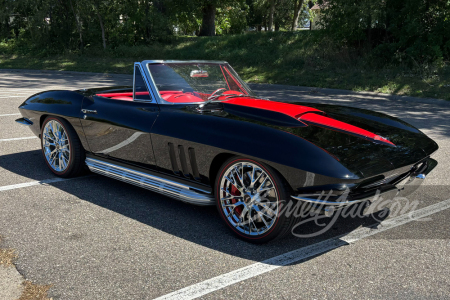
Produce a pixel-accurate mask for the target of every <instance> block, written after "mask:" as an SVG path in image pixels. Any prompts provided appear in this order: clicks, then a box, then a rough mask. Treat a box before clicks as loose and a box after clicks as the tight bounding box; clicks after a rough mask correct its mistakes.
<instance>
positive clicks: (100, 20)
mask: <svg viewBox="0 0 450 300" xmlns="http://www.w3.org/2000/svg"><path fill="white" fill-rule="evenodd" d="M97 16H98V21H99V22H100V27H101V28H102V40H103V49H104V50H106V38H105V27H104V26H103V21H102V16H100V13H99V12H98V10H97Z"/></svg>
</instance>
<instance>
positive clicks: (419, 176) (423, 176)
mask: <svg viewBox="0 0 450 300" xmlns="http://www.w3.org/2000/svg"><path fill="white" fill-rule="evenodd" d="M426 177H427V176H426V175H425V174H418V175H417V176H416V178H417V179H425V178H426Z"/></svg>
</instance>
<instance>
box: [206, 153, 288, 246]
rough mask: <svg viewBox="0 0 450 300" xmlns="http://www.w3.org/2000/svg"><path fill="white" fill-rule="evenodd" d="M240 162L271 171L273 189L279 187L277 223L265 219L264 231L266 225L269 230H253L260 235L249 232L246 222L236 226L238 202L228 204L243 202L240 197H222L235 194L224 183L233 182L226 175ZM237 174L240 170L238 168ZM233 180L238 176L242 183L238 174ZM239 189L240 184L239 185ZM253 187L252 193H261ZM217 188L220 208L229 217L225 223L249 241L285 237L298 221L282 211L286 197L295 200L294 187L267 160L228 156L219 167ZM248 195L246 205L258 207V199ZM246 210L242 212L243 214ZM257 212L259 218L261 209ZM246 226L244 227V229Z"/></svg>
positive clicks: (217, 201)
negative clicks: (236, 204) (256, 205)
mask: <svg viewBox="0 0 450 300" xmlns="http://www.w3.org/2000/svg"><path fill="white" fill-rule="evenodd" d="M239 164H240V165H241V166H245V164H250V165H256V166H258V167H259V168H261V169H262V170H264V171H265V172H266V174H267V175H268V177H269V178H270V180H271V181H272V183H273V189H274V190H275V191H276V195H277V196H278V198H277V200H276V201H277V202H278V203H277V208H278V211H277V212H278V214H277V215H276V220H275V219H273V220H274V221H273V224H272V225H271V227H269V226H268V225H267V224H266V222H264V225H263V226H262V229H261V232H263V229H265V230H266V232H264V233H261V234H259V233H255V232H253V234H258V235H251V234H247V233H245V229H243V228H244V227H245V226H243V227H241V226H236V223H234V224H233V223H232V222H233V221H234V220H235V219H236V218H237V215H236V214H234V211H235V210H237V206H234V207H233V208H232V209H230V208H228V207H227V206H226V205H233V204H234V203H239V200H235V199H234V198H233V199H232V200H221V198H227V196H226V195H228V198H230V197H233V196H232V195H231V194H229V193H227V192H224V191H223V189H224V183H225V185H226V183H227V182H229V180H228V179H225V177H224V176H227V174H228V175H230V174H232V173H229V172H230V171H229V170H230V169H232V168H233V167H234V166H235V165H237V166H239ZM247 167H249V166H247ZM238 168H239V167H238ZM242 168H243V170H245V169H244V167H242ZM231 172H232V171H231ZM234 174H236V172H235V173H234ZM241 177H242V178H243V181H245V180H246V179H245V175H244V176H241ZM228 178H230V177H229V176H228ZM247 179H248V180H250V176H249V175H248V176H247ZM231 180H236V182H235V183H236V184H238V185H239V183H240V181H239V180H240V178H239V177H236V175H234V178H233V179H231ZM248 180H247V182H248ZM261 180H262V179H261ZM243 185H244V186H245V185H246V184H245V183H244V184H243ZM230 186H231V187H232V188H233V186H234V184H232V185H230ZM261 186H262V184H261ZM235 190H237V188H235ZM251 190H252V191H251V193H255V194H256V193H257V191H256V189H251ZM228 191H229V190H228ZM246 191H248V190H246ZM214 192H215V199H216V205H217V209H218V210H219V214H220V216H221V218H222V219H223V220H224V221H225V223H226V224H227V225H228V227H229V228H230V230H231V231H232V232H233V233H234V234H236V235H237V236H238V237H239V238H241V239H243V240H245V241H247V242H251V243H256V244H262V243H267V242H269V241H271V240H274V239H279V238H282V237H283V236H285V235H286V234H287V233H289V232H290V230H291V228H292V227H293V226H294V224H295V221H296V220H295V218H294V217H286V214H281V212H282V209H281V207H283V206H284V205H285V204H286V201H287V202H290V201H292V200H290V196H291V191H290V188H289V186H288V184H287V183H286V182H285V180H284V179H283V178H282V177H281V176H280V175H279V174H278V172H277V171H276V170H274V169H273V168H271V167H270V166H268V165H266V164H264V163H261V162H257V161H254V160H252V159H247V158H241V157H232V158H230V159H228V160H227V161H225V162H224V163H223V165H222V167H221V168H220V169H219V171H218V175H217V177H216V180H215V186H214ZM239 193H240V195H242V192H239ZM271 193H272V192H271ZM246 197H247V200H246V201H248V202H247V203H246V205H247V204H249V205H248V206H247V207H250V206H251V207H254V205H253V204H254V203H256V202H258V201H256V200H255V201H254V199H253V198H252V197H251V196H246ZM258 198H259V199H262V198H260V197H258ZM237 199H244V197H240V196H238V198H237ZM232 201H235V202H234V203H231V204H229V203H230V202H232ZM243 201H244V200H243ZM244 202H245V201H244ZM261 202H262V201H261ZM261 202H260V203H261ZM274 202H275V200H274ZM274 202H271V203H274ZM224 205H225V206H224ZM258 205H259V204H258ZM272 205H274V204H272ZM258 207H261V206H258ZM272 208H273V206H272ZM242 211H243V210H242ZM242 211H241V212H240V216H242ZM273 211H275V210H273ZM265 212H268V211H265ZM226 213H228V214H227V215H226ZM253 213H254V214H255V217H254V218H256V215H257V214H258V212H257V211H255V210H253ZM251 214H252V210H250V215H251ZM230 215H231V216H230ZM247 216H249V214H248V213H247ZM250 218H251V217H250ZM261 218H262V216H260V219H261ZM264 219H265V220H266V221H268V220H272V219H269V218H264ZM240 220H241V218H239V224H241V223H240V222H241V221H240ZM252 220H253V219H252ZM260 221H261V222H262V220H260ZM248 222H249V223H248V224H249V226H250V228H252V225H251V224H250V221H248ZM261 222H259V224H262V223H261ZM256 224H257V223H255V222H253V225H255V227H254V228H256V229H258V227H257V226H256ZM247 228H248V226H247ZM242 230H244V232H243V231H242ZM249 232H251V231H249ZM257 232H259V231H257Z"/></svg>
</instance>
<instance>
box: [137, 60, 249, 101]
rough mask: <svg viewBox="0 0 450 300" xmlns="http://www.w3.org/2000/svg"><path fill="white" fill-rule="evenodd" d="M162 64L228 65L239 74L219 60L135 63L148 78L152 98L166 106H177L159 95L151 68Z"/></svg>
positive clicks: (246, 86) (147, 61)
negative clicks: (152, 65)
mask: <svg viewBox="0 0 450 300" xmlns="http://www.w3.org/2000/svg"><path fill="white" fill-rule="evenodd" d="M162 63H168V64H170V63H194V64H195V63H205V64H218V65H221V64H226V65H227V66H228V67H230V69H231V70H233V72H234V73H235V74H237V73H236V71H234V69H233V68H232V67H231V66H230V64H228V62H226V61H219V60H144V61H142V62H140V63H135V64H140V67H141V72H142V71H143V73H142V74H144V75H145V77H146V78H145V81H146V82H148V85H149V86H150V89H149V91H150V90H151V91H152V96H154V97H155V98H154V99H155V100H156V102H157V103H158V104H165V105H174V104H175V103H173V102H169V101H166V100H164V99H163V98H162V97H161V94H160V93H159V89H158V87H157V86H156V83H155V80H154V79H153V76H152V74H151V71H150V68H149V65H151V64H162ZM237 80H239V81H240V82H241V83H242V84H243V85H244V87H245V88H246V89H248V90H249V91H252V90H251V89H250V88H249V86H248V85H247V84H246V83H245V82H244V81H243V80H240V78H238V79H237ZM133 90H134V82H133ZM202 103H204V101H199V102H188V103H183V104H184V105H186V104H202Z"/></svg>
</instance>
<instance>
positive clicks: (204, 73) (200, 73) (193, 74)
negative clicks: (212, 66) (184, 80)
mask: <svg viewBox="0 0 450 300" xmlns="http://www.w3.org/2000/svg"><path fill="white" fill-rule="evenodd" d="M208 76H209V74H208V71H205V70H193V71H191V77H193V78H196V77H208Z"/></svg>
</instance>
